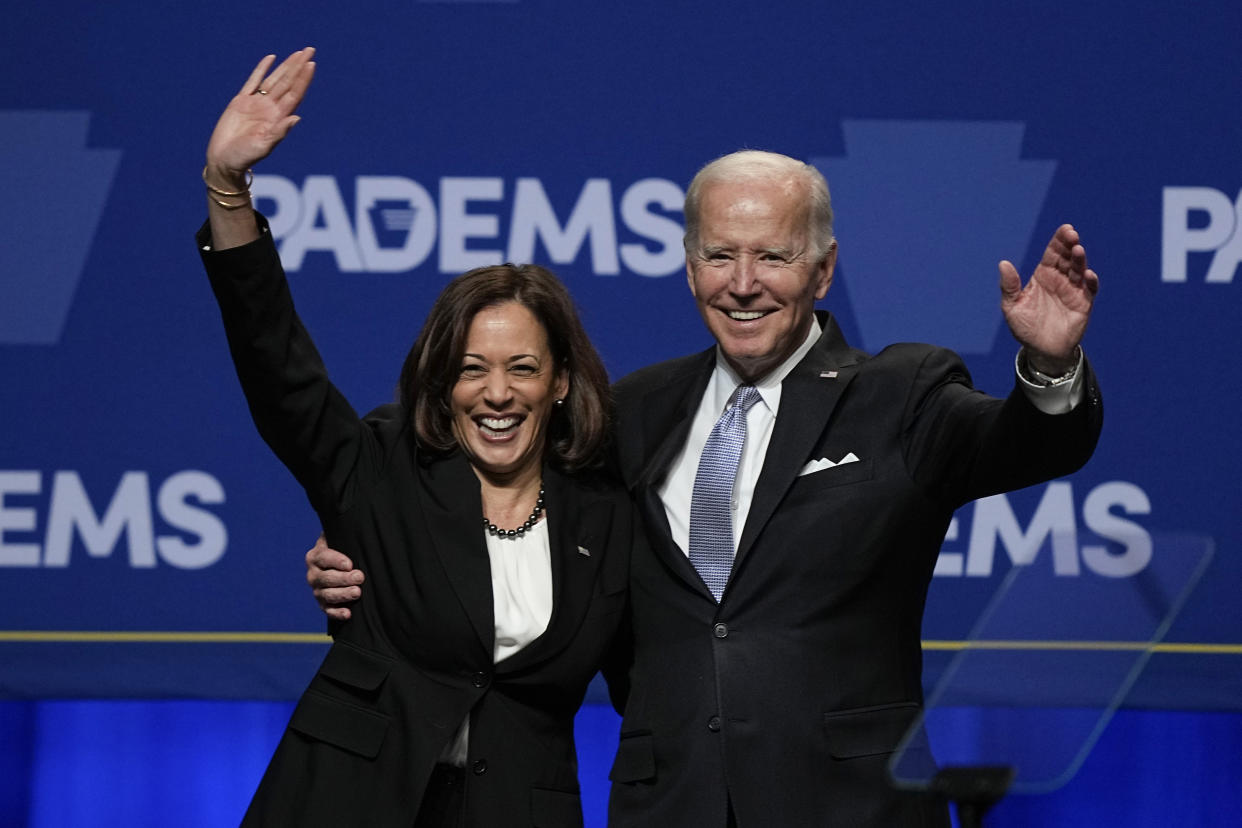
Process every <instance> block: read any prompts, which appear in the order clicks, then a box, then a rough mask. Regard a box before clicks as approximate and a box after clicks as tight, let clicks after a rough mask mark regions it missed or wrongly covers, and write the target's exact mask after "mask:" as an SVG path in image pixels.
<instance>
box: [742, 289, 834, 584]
mask: <svg viewBox="0 0 1242 828" xmlns="http://www.w3.org/2000/svg"><path fill="white" fill-rule="evenodd" d="M819 321H820V325H821V327H822V328H823V329H824V331H823V334H822V335H821V336H820V338H819V341H818V342H816V343H815V346H814V347H813V348H812V349H811V350H810V352H808V353H807V355H806V356H805V357H804V358H803V359H802V361H801V362H799V363H798V365H797V366H796V367H795V368H794V370H793V371H792V372H790V374H789V376H787V377H785V380H784V382H783V383H782V384H781V403H780V410H779V411H778V412H777V416H776V423H775V425H774V426H773V429H772V439H771V441H770V442H769V443H768V451H767V455H766V456H765V457H764V461H763V469H762V470H761V471H760V473H759V480H758V482H757V483H756V484H755V494H754V497H753V498H752V500H751V504H750V513H749V514H748V515H747V517H746V526H745V528H744V529H743V530H742V539H741V541H740V543H739V544H738V550H737V557H736V558H735V560H734V562H733V569H734V572H736V571H737V570H738V568H739V567H740V566H741V563H742V561H743V560H744V559H745V557H746V554H747V553H748V552H749V551H750V548H751V546H753V545H754V542H755V538H757V537H758V536H759V533H760V532H762V531H763V527H764V526H765V525H767V522H768V520H769V519H770V518H771V517H772V514H773V512H775V511H776V507H777V506H778V505H779V504H780V502H781V500H782V499H783V498H784V497H785V492H786V491H788V490H789V487H790V486H791V485H793V482H794V479H795V478H796V477H797V476H798V472H799V471H800V470H801V468H802V466H803V464H804V463H805V462H806V458H807V456H808V455H809V454H810V451H811V447H812V446H814V445H815V443H816V441H817V440H818V439H819V436H820V435H821V434H823V432H824V429H825V428H826V427H827V425H828V420H829V418H831V417H832V412H833V410H834V409H835V408H836V404H837V401H838V400H839V399H840V398H841V394H842V392H844V391H845V388H846V386H847V385H849V383H850V381H851V380H852V379H853V378H854V374H855V372H856V370H857V364H856V363H857V357H856V356H855V354H854V352H853V351H851V350H850V348H849V346H847V345H846V343H845V337H844V336H843V335H842V334H841V329H840V328H838V327H837V324H836V322H835V321H834V320H833V319H832V317H831V316H829V315H827V314H822V315H821V316H820V320H819Z"/></svg>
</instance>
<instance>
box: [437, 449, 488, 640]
mask: <svg viewBox="0 0 1242 828" xmlns="http://www.w3.org/2000/svg"><path fill="white" fill-rule="evenodd" d="M420 473H421V476H422V478H423V486H422V492H423V497H422V502H423V510H424V513H425V514H426V518H427V527H428V532H427V535H428V537H430V538H431V542H432V545H433V546H434V547H435V551H436V555H437V556H438V557H439V559H440V564H441V565H442V566H443V567H444V571H445V573H446V574H447V575H448V579H449V583H451V584H452V586H453V591H454V592H455V593H456V594H457V599H458V600H459V601H460V602H461V605H462V607H463V609H464V610H465V612H466V616H467V617H468V618H469V619H470V624H471V626H472V627H474V631H475V633H476V634H477V635H478V637H479V641H480V643H481V644H482V645H483V647H484V648H485V649H486V650H487V652H488V654H489V655H490V654H491V653H492V651H493V647H494V645H495V639H496V625H495V619H494V611H493V606H492V565H491V560H490V559H489V558H488V555H487V544H486V542H485V541H484V539H483V528H482V525H481V524H480V518H481V516H482V514H483V499H482V496H481V495H480V493H479V492H480V490H479V480H478V478H477V477H475V474H474V471H473V470H472V469H471V468H470V463H469V462H468V461H467V460H466V458H465V456H464V455H462V453H461V452H460V451H455V452H454V453H453V454H451V455H449V456H448V457H446V458H444V459H442V460H436V461H433V462H431V463H430V464H427V465H424V466H421V467H420Z"/></svg>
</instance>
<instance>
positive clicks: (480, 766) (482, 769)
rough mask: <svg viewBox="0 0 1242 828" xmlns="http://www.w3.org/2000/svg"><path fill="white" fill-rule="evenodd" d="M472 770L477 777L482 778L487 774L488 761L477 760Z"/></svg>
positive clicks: (471, 767)
mask: <svg viewBox="0 0 1242 828" xmlns="http://www.w3.org/2000/svg"><path fill="white" fill-rule="evenodd" d="M470 770H471V771H473V772H474V775H475V776H482V775H483V774H485V773H487V760H486V759H475V760H474V764H473V765H471V766H470Z"/></svg>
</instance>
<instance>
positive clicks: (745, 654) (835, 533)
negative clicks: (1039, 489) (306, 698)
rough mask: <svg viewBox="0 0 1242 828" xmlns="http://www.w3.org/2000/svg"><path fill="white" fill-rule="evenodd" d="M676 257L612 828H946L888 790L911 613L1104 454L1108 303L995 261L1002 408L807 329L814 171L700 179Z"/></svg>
mask: <svg viewBox="0 0 1242 828" xmlns="http://www.w3.org/2000/svg"><path fill="white" fill-rule="evenodd" d="M686 254H687V263H686V269H687V274H688V277H689V283H690V289H691V292H692V293H693V294H694V297H695V301H696V302H697V303H698V306H699V310H700V312H701V314H702V316H703V319H704V322H705V323H706V324H707V327H708V329H709V330H710V331H711V332H712V335H713V336H714V337H715V340H716V345H715V346H714V347H713V348H711V349H709V350H708V351H705V352H703V353H700V354H697V355H692V356H688V357H684V358H681V359H677V360H672V361H670V362H666V363H662V364H659V365H655V366H651V367H649V368H645V369H642V370H640V371H638V372H636V373H634V374H632V375H630V376H628V377H626V378H624V379H622V380H621V381H620V382H618V383H617V385H616V386H615V392H616V399H617V445H618V448H619V450H618V462H619V466H620V470H621V474H622V476H623V478H624V480H625V483H626V485H627V487H628V488H629V489H630V491H631V492H632V494H633V495H634V497H635V498H636V500H637V501H638V503H639V505H640V507H641V509H642V511H643V515H644V518H645V522H646V526H647V530H648V534H649V535H650V539H651V549H650V550H649V551H643V552H639V553H636V555H635V558H634V560H633V561H632V564H631V566H632V570H631V601H632V609H633V639H632V642H631V643H632V647H633V652H632V654H631V668H630V670H629V672H628V676H627V683H628V685H629V686H628V700H627V702H626V707H625V714H624V721H623V723H622V727H621V741H620V746H619V748H618V751H617V757H616V761H615V763H614V765H613V768H612V772H611V774H610V777H611V779H612V781H613V791H612V799H611V802H610V810H609V822H610V824H611V825H613V826H618V827H619V826H640V825H641V826H645V827H646V828H650V826H661V828H663V826H668V827H669V828H673V827H674V826H686V825H704V826H719V827H720V828H724V827H725V826H733V825H740V826H744V828H754V826H775V825H781V826H802V825H807V826H811V825H815V826H841V828H845V827H846V826H849V827H850V828H854V827H855V826H875V827H876V828H881V826H883V827H884V828H889V827H890V826H906V825H944V826H947V825H948V816H947V810H946V809H945V807H944V806H943V805H939V806H937V805H936V804H935V803H932V802H930V801H927V800H923V799H920V798H916V797H915V796H913V795H911V794H905V793H900V792H898V791H896V790H895V789H893V788H892V786H891V785H890V784H889V782H888V779H887V774H886V770H885V766H886V762H887V760H888V759H889V757H890V755H891V753H892V752H893V750H894V749H895V747H896V745H897V743H898V741H899V740H900V738H901V736H902V734H903V732H904V731H905V729H906V728H907V726H908V725H909V724H910V723H911V721H912V720H913V718H914V717H915V715H916V714H917V712H918V710H919V707H920V705H921V703H922V686H921V668H922V657H921V648H920V626H921V621H922V614H923V606H924V601H925V597H926V591H927V587H928V584H929V583H930V580H931V574H932V570H933V568H934V565H935V560H936V556H937V554H938V552H939V548H940V544H941V542H942V540H943V538H944V534H945V531H946V529H947V528H948V525H949V521H950V519H951V517H952V514H953V511H954V510H955V509H956V508H957V507H959V506H961V505H963V504H964V503H966V502H968V501H970V500H972V499H974V498H978V497H982V496H985V495H989V494H994V493H997V492H1002V491H1008V490H1012V489H1016V488H1020V487H1023V486H1028V485H1032V484H1034V483H1037V482H1040V481H1043V480H1046V479H1049V478H1051V477H1055V476H1058V475H1062V474H1067V473H1069V472H1071V471H1073V470H1075V469H1077V468H1078V467H1080V466H1081V465H1082V464H1083V463H1084V462H1085V461H1086V460H1087V458H1088V457H1089V456H1090V454H1091V452H1092V450H1093V448H1094V445H1095V441H1096V438H1097V437H1098V434H1099V428H1100V422H1101V407H1100V401H1099V394H1098V390H1097V388H1096V385H1095V382H1094V378H1093V376H1092V374H1091V371H1090V368H1089V367H1088V366H1087V364H1086V363H1085V360H1084V359H1083V357H1082V351H1081V349H1080V348H1079V342H1080V341H1081V339H1082V335H1083V332H1084V331H1085V329H1086V325H1087V320H1088V317H1089V315H1090V310H1091V307H1092V303H1093V301H1094V297H1095V294H1096V291H1097V290H1098V286H1099V281H1098V278H1097V276H1096V274H1095V273H1094V272H1092V271H1091V270H1089V269H1088V268H1087V264H1086V253H1085V251H1084V249H1083V247H1082V246H1081V245H1080V244H1079V243H1078V234H1077V233H1076V232H1075V231H1074V229H1073V228H1072V227H1070V226H1068V225H1065V226H1062V227H1061V228H1059V229H1058V230H1057V232H1056V234H1055V235H1054V236H1053V238H1052V240H1051V241H1050V242H1049V244H1048V247H1047V249H1046V251H1045V253H1044V256H1043V258H1042V259H1041V261H1040V263H1039V265H1038V267H1037V268H1036V271H1035V273H1034V275H1033V277H1032V278H1031V280H1030V281H1029V283H1028V284H1027V285H1026V287H1025V288H1023V287H1022V285H1021V280H1020V278H1019V276H1018V274H1017V272H1016V270H1015V269H1014V267H1013V266H1012V265H1011V264H1010V263H1009V262H1002V263H1001V281H1000V285H1001V305H1002V309H1003V311H1004V314H1005V319H1006V321H1007V323H1008V324H1009V327H1010V329H1011V331H1012V332H1013V334H1014V336H1015V338H1016V339H1017V340H1018V342H1019V343H1020V344H1021V346H1022V349H1021V351H1020V352H1019V356H1018V360H1017V369H1018V370H1017V373H1018V378H1017V381H1016V383H1015V389H1014V391H1013V393H1011V394H1010V395H1009V397H1008V398H1007V399H1005V400H1000V399H995V398H992V397H989V396H987V395H985V394H982V393H980V392H978V391H975V390H974V389H973V388H971V386H970V378H969V374H968V373H967V371H966V368H965V366H964V365H963V364H962V363H961V361H960V359H958V357H957V356H956V355H954V354H952V353H951V352H948V351H945V350H943V349H938V348H934V347H931V346H926V345H896V346H892V347H890V348H887V349H885V350H884V351H882V352H881V353H879V354H877V355H875V356H869V355H867V354H864V353H862V352H861V351H857V350H854V349H852V348H850V347H849V346H848V345H847V344H846V342H845V341H844V338H843V337H842V335H841V332H840V329H839V328H838V327H837V325H836V323H835V322H834V321H833V319H832V317H831V316H830V315H828V314H826V313H821V314H819V315H816V313H815V311H814V303H815V301H816V300H818V299H821V298H823V296H824V295H825V294H826V293H827V291H828V288H829V286H830V285H831V282H832V275H833V268H834V265H835V263H836V255H837V243H836V241H835V239H834V238H833V235H832V210H831V206H830V201H829V198H828V190H827V185H826V184H825V182H824V180H823V177H822V176H821V175H820V174H819V173H818V172H817V171H816V170H815V169H814V168H812V167H809V166H807V165H805V164H802V163H801V162H798V161H795V160H794V159H791V158H788V157H786V156H782V155H776V154H772V153H759V152H741V153H734V154H732V155H729V156H725V157H724V158H722V159H718V160H717V161H715V162H712V164H709V165H708V166H707V167H705V168H704V169H703V170H701V171H700V172H699V174H698V175H697V176H696V177H695V180H694V181H693V182H692V184H691V186H690V189H689V191H688V193H687V199H686ZM731 409H736V410H732V411H731ZM308 562H309V563H312V564H317V565H318V566H324V565H328V564H332V563H334V559H333V558H331V557H330V556H328V555H326V554H324V553H323V552H322V551H320V552H317V551H316V550H312V551H311V553H310V554H308ZM354 577H355V578H357V577H358V576H357V574H354ZM311 580H312V584H314V585H315V586H317V587H318V589H317V593H316V594H317V595H318V596H319V597H320V598H321V601H322V600H325V599H327V600H329V602H331V601H334V600H339V599H346V600H347V599H348V598H349V597H350V596H352V595H355V594H356V593H355V592H354V590H353V589H352V588H350V589H345V590H343V591H341V592H333V591H332V590H328V591H327V592H325V588H330V587H340V586H342V585H343V584H345V583H349V581H347V580H346V579H345V577H344V576H342V575H340V574H339V573H332V572H324V571H321V570H319V569H318V568H317V566H312V571H311Z"/></svg>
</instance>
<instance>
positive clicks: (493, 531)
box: [483, 483, 543, 538]
mask: <svg viewBox="0 0 1242 828" xmlns="http://www.w3.org/2000/svg"><path fill="white" fill-rule="evenodd" d="M542 514H543V484H542V483H540V484H539V497H538V499H536V500H535V511H533V512H531V513H530V517H528V518H527V519H526V522H525V523H523V524H522V525H521V526H519V527H518V528H516V529H501V528H500V527H499V526H497V525H496V524H494V523H492V522H491V521H490V520H488V519H487V518H486V517H484V518H483V528H485V529H486V530H487V534H489V535H493V536H496V537H500V538H520V537H522V536H523V535H525V534H526V530H527V529H530V528H532V527H534V525H535V524H536V523H538V522H539V516H540V515H542Z"/></svg>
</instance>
